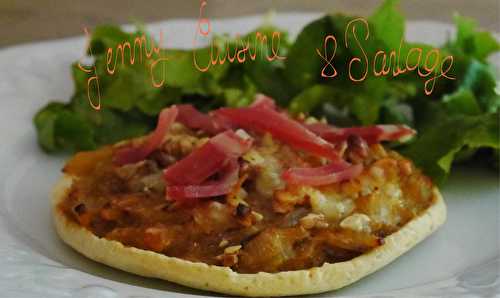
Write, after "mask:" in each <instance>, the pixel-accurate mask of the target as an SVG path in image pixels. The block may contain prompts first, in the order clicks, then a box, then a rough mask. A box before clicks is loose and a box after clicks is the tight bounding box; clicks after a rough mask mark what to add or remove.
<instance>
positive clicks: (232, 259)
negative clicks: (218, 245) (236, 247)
mask: <svg viewBox="0 0 500 298" xmlns="http://www.w3.org/2000/svg"><path fill="white" fill-rule="evenodd" d="M216 259H218V260H220V261H221V263H222V266H225V267H231V266H234V265H236V263H238V255H237V254H223V255H220V256H217V257H216Z"/></svg>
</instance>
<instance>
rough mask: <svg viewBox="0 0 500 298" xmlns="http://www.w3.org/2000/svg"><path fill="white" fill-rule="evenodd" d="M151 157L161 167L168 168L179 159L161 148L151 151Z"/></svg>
mask: <svg viewBox="0 0 500 298" xmlns="http://www.w3.org/2000/svg"><path fill="white" fill-rule="evenodd" d="M149 158H150V159H151V160H154V161H155V162H156V163H157V164H158V166H160V167H161V168H166V167H168V166H170V165H171V164H174V163H175V162H176V161H177V159H176V158H175V157H174V156H172V155H170V154H168V153H166V152H163V151H161V150H155V151H154V152H153V153H151V155H150V156H149Z"/></svg>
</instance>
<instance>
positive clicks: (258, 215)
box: [252, 211, 264, 221]
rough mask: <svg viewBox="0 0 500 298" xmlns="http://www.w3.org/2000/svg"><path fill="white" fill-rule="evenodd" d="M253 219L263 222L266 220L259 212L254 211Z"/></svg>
mask: <svg viewBox="0 0 500 298" xmlns="http://www.w3.org/2000/svg"><path fill="white" fill-rule="evenodd" d="M252 215H253V218H255V221H261V220H263V219H264V215H262V214H260V213H259V212H255V211H252Z"/></svg>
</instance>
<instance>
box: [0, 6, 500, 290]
mask: <svg viewBox="0 0 500 298" xmlns="http://www.w3.org/2000/svg"><path fill="white" fill-rule="evenodd" d="M317 16H318V15H312V14H287V15H279V16H277V17H276V18H275V23H276V24H277V25H279V26H281V27H283V28H287V29H288V30H290V31H291V32H294V33H296V32H297V31H298V30H300V28H301V27H302V26H303V25H304V24H306V23H307V22H308V21H310V20H311V19H313V18H315V17H317ZM261 21H262V17H245V18H239V19H226V20H222V21H214V22H213V23H212V29H213V30H214V31H215V32H218V33H222V32H229V33H233V34H234V33H237V32H240V33H244V32H247V31H249V30H251V29H252V28H255V27H256V26H257V25H259V24H260V23H261ZM195 24H196V22H195V20H175V21H170V22H164V23H157V24H153V25H151V26H150V27H149V29H151V31H152V32H154V34H155V35H154V36H158V34H157V33H158V30H159V29H160V28H161V30H162V31H163V32H164V34H165V36H166V39H167V42H166V45H167V46H169V47H173V46H175V47H190V46H191V45H192V38H193V36H194V30H195ZM407 34H408V38H409V39H410V40H416V41H426V42H431V43H439V42H442V41H444V39H445V38H446V36H449V35H450V34H451V26H448V25H443V24H437V23H430V22H418V23H410V24H409V25H408V28H407ZM83 51H84V39H83V38H71V39H64V40H58V41H51V42H44V43H38V44H29V45H22V46H17V47H12V48H7V49H3V50H0V103H1V107H0V127H1V129H0V140H1V145H0V191H1V192H0V193H1V195H0V297H33V298H34V297H47V298H55V297H92V298H99V297H102V298H104V297H106V298H112V297H129V298H132V297H136V298H138V297H160V296H161V297H179V296H184V297H187V296H189V297H192V296H204V295H208V296H213V295H215V294H213V293H207V292H201V291H196V290H192V289H188V288H185V287H181V286H177V285H174V284H171V283H168V282H164V281H159V280H152V279H146V278H141V277H137V276H134V275H131V274H127V273H124V272H120V271H118V270H114V269H111V268H108V267H106V266H104V265H100V264H98V263H95V262H93V261H90V260H87V259H86V258H84V257H82V256H80V255H79V254H77V253H75V252H74V251H73V250H71V249H70V248H69V247H67V246H66V245H64V244H63V243H62V242H61V241H60V240H59V239H58V237H57V235H56V234H55V231H54V228H53V226H52V222H51V217H50V212H49V197H48V196H49V192H50V189H51V187H52V185H53V184H54V182H55V181H56V180H57V178H58V176H59V175H60V168H61V166H62V165H63V161H64V159H65V158H66V157H65V156H59V157H56V156H48V155H45V154H43V153H42V152H41V151H40V149H39V148H38V146H37V143H36V135H35V131H34V129H33V125H32V117H33V114H34V113H35V111H36V110H37V109H38V108H39V107H41V106H42V105H43V104H45V103H46V102H47V101H49V100H52V99H63V100H66V99H67V98H69V96H70V95H71V93H72V88H73V85H72V82H71V79H70V72H69V65H70V63H72V62H73V61H75V60H77V59H78V58H79V57H81V56H82V53H83ZM442 191H443V195H444V197H445V200H446V202H447V204H448V208H449V218H448V221H447V222H446V224H445V225H444V226H443V227H442V228H441V229H440V230H438V231H437V232H436V233H435V234H434V235H432V236H430V237H429V238H428V239H426V240H425V241H424V242H423V243H421V244H420V245H418V246H417V247H415V248H414V249H413V250H411V251H410V252H409V253H407V254H405V255H404V256H402V257H401V258H399V259H398V260H396V261H395V262H394V263H392V264H391V265H389V266H387V267H385V268H384V269H382V270H380V271H379V272H377V273H375V274H372V275H371V276H369V277H367V278H365V279H363V280H361V281H359V282H357V283H355V284H354V285H352V286H350V287H347V288H345V289H342V290H341V291H338V292H335V295H337V296H338V295H340V296H359V295H375V296H378V297H381V296H383V297H386V296H395V297H401V296H412V297H414V296H438V297H444V296H446V297H476V296H485V297H491V296H497V297H498V295H500V294H499V292H500V291H499V250H498V247H499V221H498V220H499V201H500V199H499V195H500V193H499V185H498V175H495V173H493V172H488V171H486V170H481V169H457V170H456V171H454V174H453V175H452V177H451V178H450V179H449V181H448V183H447V184H446V185H445V186H444V187H443V189H442ZM333 295H334V294H333V293H326V294H323V296H333Z"/></svg>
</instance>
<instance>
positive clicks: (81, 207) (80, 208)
mask: <svg viewBox="0 0 500 298" xmlns="http://www.w3.org/2000/svg"><path fill="white" fill-rule="evenodd" d="M73 210H74V211H75V213H76V214H78V215H82V214H83V213H85V212H86V211H87V207H86V206H85V204H84V203H80V204H78V205H76V206H75V208H73Z"/></svg>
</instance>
